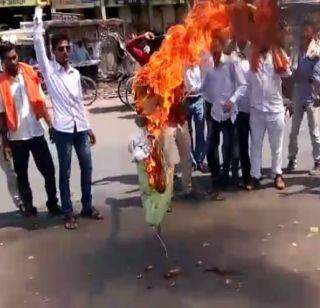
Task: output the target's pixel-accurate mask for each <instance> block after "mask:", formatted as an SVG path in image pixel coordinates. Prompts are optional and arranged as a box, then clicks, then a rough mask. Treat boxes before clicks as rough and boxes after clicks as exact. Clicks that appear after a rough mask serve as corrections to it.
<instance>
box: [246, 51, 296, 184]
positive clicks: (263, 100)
mask: <svg viewBox="0 0 320 308" xmlns="http://www.w3.org/2000/svg"><path fill="white" fill-rule="evenodd" d="M260 50H261V52H260V53H259V66H258V68H257V71H256V72H254V71H253V70H252V68H251V70H250V73H249V75H248V84H249V98H250V105H251V110H250V127H251V176H252V178H253V182H254V186H255V187H257V186H258V185H259V181H260V179H261V167H262V146H263V139H264V136H265V133H266V131H267V132H268V135H269V142H270V147H271V156H272V172H273V173H274V175H275V179H274V186H275V187H276V188H277V189H280V190H281V189H284V188H285V182H284V180H283V177H282V145H283V136H284V129H285V109H284V105H283V98H282V80H281V78H282V77H289V76H290V75H291V71H290V68H289V65H288V67H287V69H286V71H285V72H283V73H281V74H278V73H277V72H276V70H275V65H274V59H273V55H272V51H271V50H270V48H268V47H263V48H261V49H260ZM281 52H283V53H284V51H281Z"/></svg>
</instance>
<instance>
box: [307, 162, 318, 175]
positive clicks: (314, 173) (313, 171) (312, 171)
mask: <svg viewBox="0 0 320 308" xmlns="http://www.w3.org/2000/svg"><path fill="white" fill-rule="evenodd" d="M309 175H312V176H316V175H320V162H315V163H314V167H313V169H311V170H310V171H309Z"/></svg>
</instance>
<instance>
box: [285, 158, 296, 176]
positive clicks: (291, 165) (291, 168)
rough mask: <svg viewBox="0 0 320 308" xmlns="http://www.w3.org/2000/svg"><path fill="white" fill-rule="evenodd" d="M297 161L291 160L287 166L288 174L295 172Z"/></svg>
mask: <svg viewBox="0 0 320 308" xmlns="http://www.w3.org/2000/svg"><path fill="white" fill-rule="evenodd" d="M297 165H298V164H297V161H296V160H289V163H288V166H287V173H292V172H293V171H294V170H296V169H297Z"/></svg>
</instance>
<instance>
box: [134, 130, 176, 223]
mask: <svg viewBox="0 0 320 308" xmlns="http://www.w3.org/2000/svg"><path fill="white" fill-rule="evenodd" d="M152 139H153V136H151V135H149V134H148V133H147V131H146V130H145V129H140V131H139V132H138V133H137V134H136V136H134V138H133V139H132V140H131V141H130V144H129V152H130V153H131V154H132V155H133V160H134V161H135V162H136V164H137V171H138V178H139V186H140V192H141V200H142V205H143V208H144V210H145V219H146V222H147V224H149V225H151V226H156V227H157V226H159V225H160V223H161V222H162V220H163V218H164V215H165V213H166V212H167V211H168V209H169V206H170V203H171V198H172V189H173V169H172V168H170V167H169V166H168V165H167V164H166V162H165V159H164V157H163V154H162V151H161V148H162V144H161V143H162V140H161V139H162V138H160V140H159V142H157V143H156V144H155V145H153V146H155V147H156V149H157V150H158V151H159V152H158V155H159V156H160V158H161V163H162V168H161V170H163V173H162V174H161V176H162V177H164V181H165V183H166V185H165V189H164V191H162V192H159V191H157V190H156V189H155V188H154V187H152V186H150V184H149V181H148V174H147V171H146V166H147V164H146V161H147V160H148V159H150V156H151V154H152V151H151V143H152V141H151V140H152Z"/></svg>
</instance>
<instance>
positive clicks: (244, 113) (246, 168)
mask: <svg viewBox="0 0 320 308" xmlns="http://www.w3.org/2000/svg"><path fill="white" fill-rule="evenodd" d="M249 46H250V43H249V42H248V41H246V40H238V41H236V42H235V48H234V49H235V50H234V51H233V52H232V54H231V56H232V59H233V61H235V62H236V63H237V64H238V66H239V68H240V69H241V70H242V72H243V74H244V76H245V77H246V79H247V78H248V73H249V70H250V63H249V61H248V49H249ZM237 106H238V111H239V113H238V115H237V120H236V127H237V137H238V145H239V156H240V162H241V171H242V181H243V187H244V188H245V189H246V190H251V189H252V184H251V176H250V169H251V164H250V155H249V139H250V121H249V119H250V101H249V97H248V92H246V94H245V95H244V96H242V97H240V99H239V100H238V104H237Z"/></svg>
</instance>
